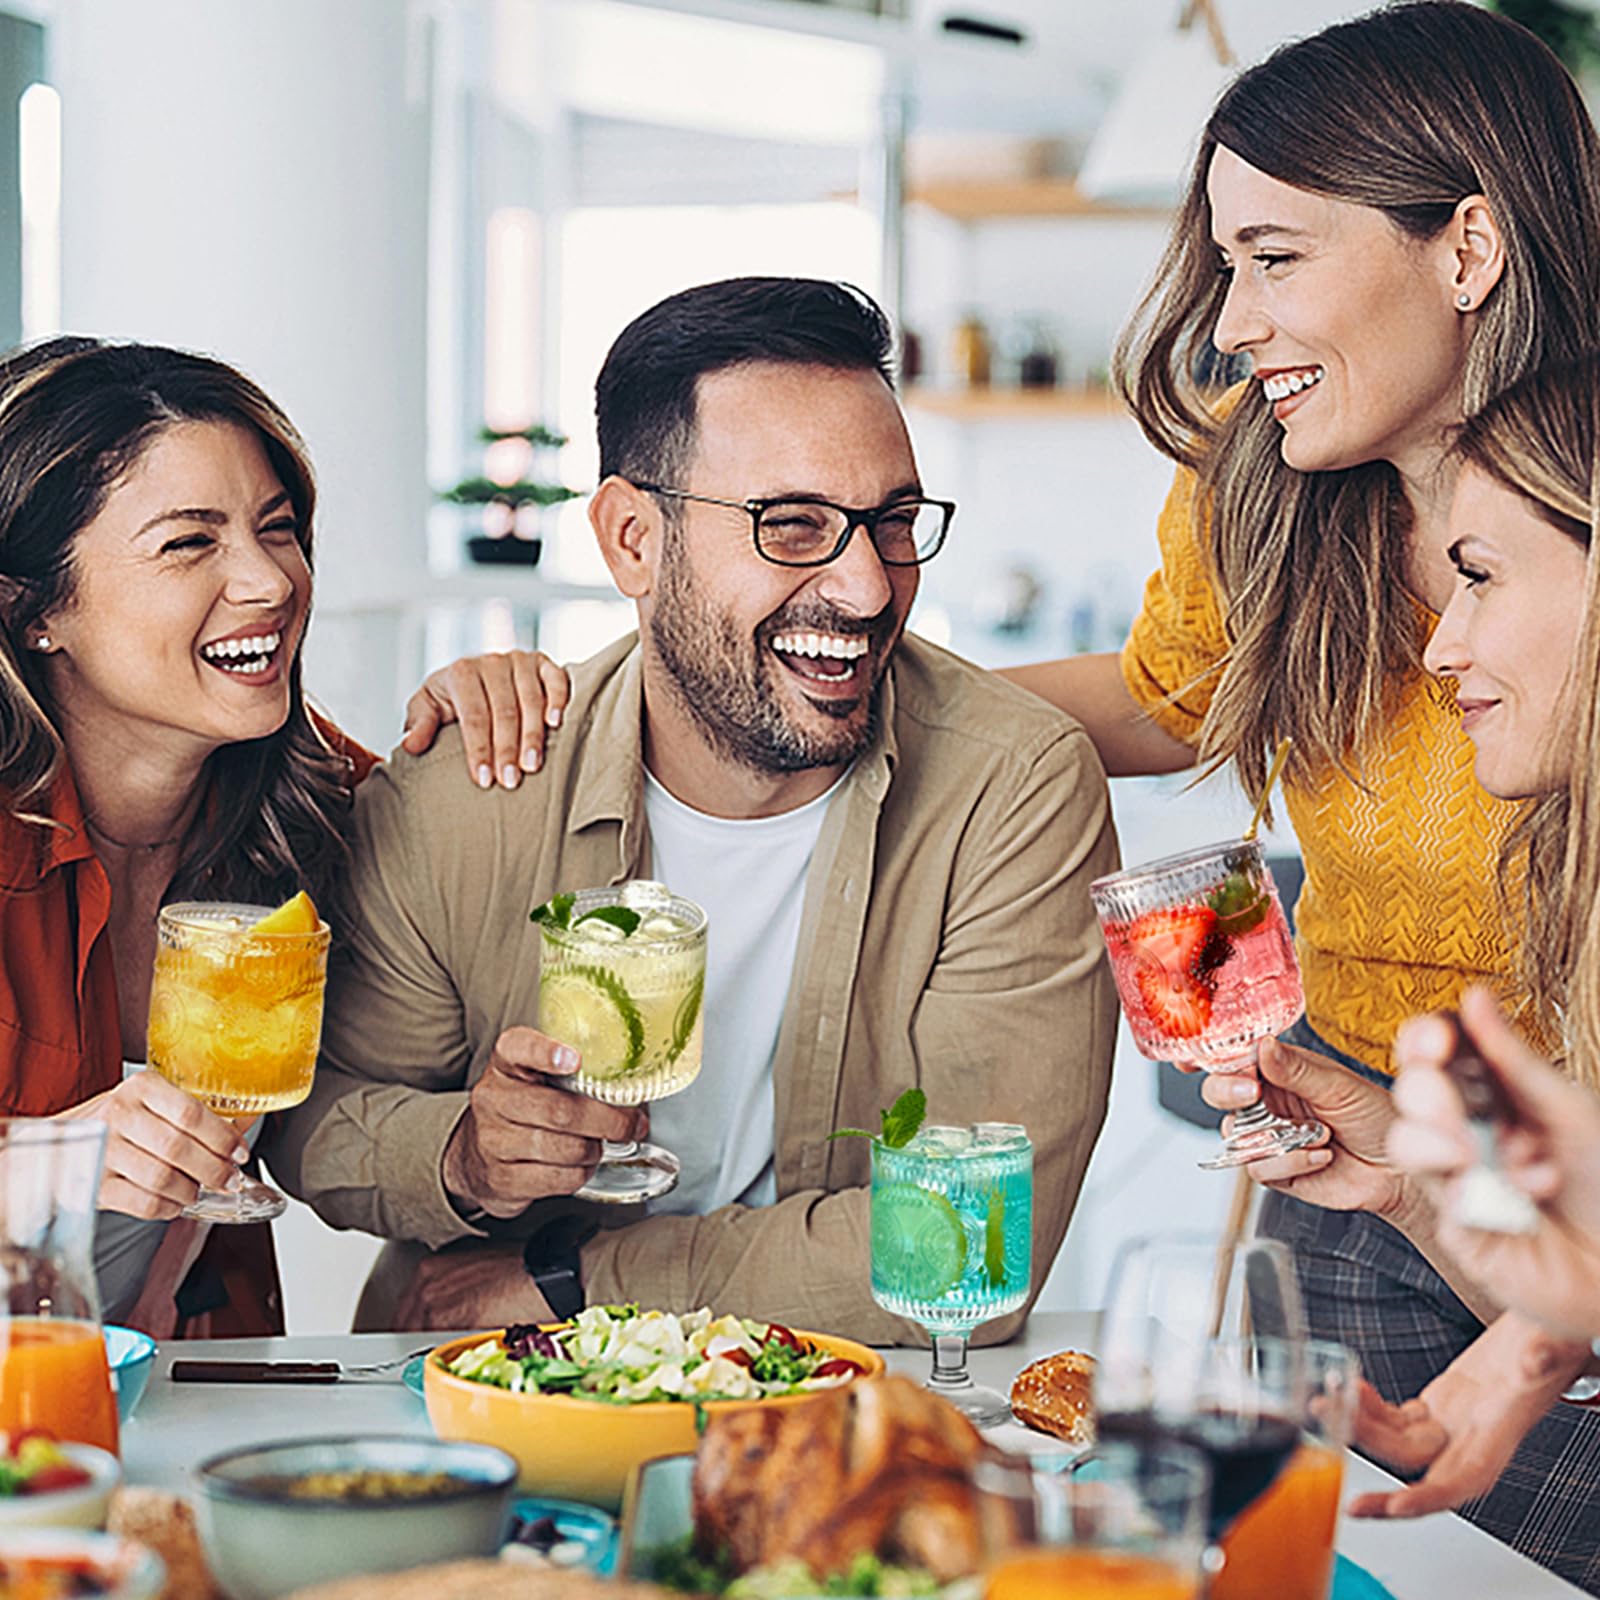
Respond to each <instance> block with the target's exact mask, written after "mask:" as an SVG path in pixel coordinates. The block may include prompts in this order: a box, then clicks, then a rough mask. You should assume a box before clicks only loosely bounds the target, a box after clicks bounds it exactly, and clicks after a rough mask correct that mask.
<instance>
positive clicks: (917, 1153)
mask: <svg viewBox="0 0 1600 1600" xmlns="http://www.w3.org/2000/svg"><path fill="white" fill-rule="evenodd" d="M871 1203H872V1298H873V1299H874V1300H876V1301H877V1302H878V1304H879V1305H880V1306H882V1307H883V1308H884V1310H885V1311H890V1312H893V1313H894V1315H895V1316H897V1317H905V1318H908V1319H909V1320H910V1321H912V1322H917V1323H920V1324H921V1325H922V1326H923V1327H924V1328H926V1329H927V1330H928V1332H929V1334H930V1335H931V1336H932V1339H933V1372H932V1375H931V1376H930V1377H929V1379H928V1388H930V1389H931V1390H933V1392H934V1393H935V1394H937V1395H940V1396H942V1397H943V1398H944V1399H946V1400H948V1401H950V1402H951V1404H952V1405H954V1406H955V1407H956V1408H957V1409H958V1410H959V1411H961V1412H963V1413H964V1414H965V1415H966V1416H968V1417H970V1418H971V1419H972V1421H973V1422H975V1423H976V1424H977V1425H978V1426H979V1427H991V1426H993V1425H994V1424H996V1423H1000V1422H1005V1421H1006V1420H1008V1419H1009V1418H1010V1416H1011V1406H1010V1403H1009V1402H1008V1401H1007V1399H1006V1397H1005V1396H1004V1395H1002V1394H1000V1393H999V1392H998V1391H996V1390H994V1389H989V1388H985V1387H983V1386H982V1385H980V1384H976V1383H974V1382H973V1381H972V1376H971V1374H970V1373H969V1372H968V1371H967V1341H968V1339H970V1338H971V1336H972V1330H973V1329H974V1328H975V1327H977V1325H978V1324H979V1323H980V1322H988V1321H989V1320H990V1319H991V1318H993V1317H1003V1316H1005V1315H1007V1313H1009V1312H1012V1311H1016V1310H1018V1309H1019V1308H1020V1307H1021V1306H1022V1305H1024V1304H1025V1303H1026V1301H1027V1298H1028V1287H1029V1283H1030V1281H1031V1275H1032V1269H1033V1145H1032V1144H1031V1143H1030V1142H1029V1139H1028V1134H1027V1130H1026V1129H1024V1128H1021V1127H1019V1126H1017V1124H1015V1123H1011V1122H977V1123H974V1124H973V1125H972V1126H971V1127H970V1128H942V1127H931V1128H923V1129H922V1130H920V1132H918V1133H917V1135H916V1137H915V1138H913V1139H912V1141H911V1142H910V1143H909V1144H908V1145H905V1146H903V1147H902V1148H900V1149H895V1148H893V1147H892V1146H890V1145H886V1144H885V1143H884V1142H883V1141H882V1140H881V1139H874V1140H873V1141H872V1202H871Z"/></svg>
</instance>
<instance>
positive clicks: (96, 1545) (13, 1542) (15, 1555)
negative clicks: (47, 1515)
mask: <svg viewBox="0 0 1600 1600" xmlns="http://www.w3.org/2000/svg"><path fill="white" fill-rule="evenodd" d="M47 1561H57V1562H60V1563H62V1564H63V1565H67V1564H68V1563H70V1564H71V1565H70V1566H68V1570H69V1571H71V1570H74V1569H79V1570H81V1568H82V1567H87V1568H88V1570H89V1571H90V1572H92V1573H93V1574H94V1575H95V1577H96V1578H98V1579H99V1580H100V1582H101V1583H102V1584H104V1585H105V1589H104V1593H103V1595H102V1597H101V1600H156V1597H157V1596H158V1595H160V1593H161V1591H162V1590H163V1588H165V1587H166V1581H167V1570H166V1568H165V1567H163V1566H162V1564H161V1562H160V1560H159V1559H158V1558H157V1557H156V1556H155V1555H154V1554H152V1553H151V1552H150V1551H149V1550H146V1549H145V1547H144V1546H143V1545H142V1544H135V1543H134V1542H133V1541H132V1540H131V1539H116V1538H113V1537H112V1536H111V1535H110V1534H108V1533H73V1532H68V1531H67V1530H66V1529H62V1528H57V1529H52V1530H48V1531H46V1532H43V1533H21V1532H16V1533H12V1532H3V1533H0V1589H5V1588H6V1587H7V1580H8V1579H9V1578H10V1577H11V1575H12V1573H13V1572H14V1571H15V1572H19V1573H20V1572H23V1571H26V1570H27V1568H28V1566H30V1565H32V1564H34V1563H37V1562H47Z"/></svg>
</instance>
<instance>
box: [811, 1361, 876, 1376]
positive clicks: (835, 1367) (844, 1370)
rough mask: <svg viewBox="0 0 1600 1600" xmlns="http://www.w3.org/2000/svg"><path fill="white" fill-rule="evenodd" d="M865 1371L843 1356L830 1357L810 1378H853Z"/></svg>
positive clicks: (855, 1362)
mask: <svg viewBox="0 0 1600 1600" xmlns="http://www.w3.org/2000/svg"><path fill="white" fill-rule="evenodd" d="M866 1370H867V1369H866V1368H865V1367H864V1366H862V1365H861V1363H860V1362H859V1361H851V1360H848V1359H847V1358H846V1357H844V1356H832V1357H830V1358H829V1359H828V1360H827V1361H824V1362H823V1363H822V1365H821V1366H820V1367H818V1368H817V1370H816V1371H815V1372H813V1373H812V1374H811V1376H812V1377H813V1378H838V1377H852V1378H855V1377H859V1376H860V1375H861V1374H862V1373H863V1372H865V1371H866Z"/></svg>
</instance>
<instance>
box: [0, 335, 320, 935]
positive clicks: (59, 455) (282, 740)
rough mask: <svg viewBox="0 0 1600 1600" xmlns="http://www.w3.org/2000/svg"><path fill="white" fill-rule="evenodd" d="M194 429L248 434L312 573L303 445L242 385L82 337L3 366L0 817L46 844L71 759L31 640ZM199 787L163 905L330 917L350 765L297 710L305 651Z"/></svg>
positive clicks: (201, 363)
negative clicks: (93, 551)
mask: <svg viewBox="0 0 1600 1600" xmlns="http://www.w3.org/2000/svg"><path fill="white" fill-rule="evenodd" d="M187 422H215V423H227V424H230V425H233V426H237V427H242V428H245V429H248V430H249V431H250V432H251V433H252V434H254V435H255V437H256V438H257V439H258V440H259V441H260V443H261V447H262V449H263V450H264V451H265V453H266V457H267V460H268V462H269V463H270V465H271V467H272V470H273V472H274V473H276V475H277V477H278V480H279V482H280V483H282V485H283V487H284V489H285V491H286V492H287V493H288V496H289V500H290V504H291V506H292V508H293V512H294V519H295V529H296V538H297V539H298V541H299V544H300V548H301V549H302V550H303V551H304V553H305V557H306V561H307V564H308V565H309V563H310V561H311V544H312V537H311V528H312V514H313V512H314V510H315V508H316V486H315V481H314V479H313V477H312V471H311V462H310V459H309V457H308V455H307V453H306V448H305V444H304V442H303V441H302V440H301V438H300V435H299V434H298V433H297V432H296V431H295V427H294V424H293V423H291V422H290V421H289V419H288V417H286V416H285V415H284V414H283V412H282V411H280V410H279V409H278V407H277V406H276V405H275V404H274V403H273V402H272V401H271V400H270V399H268V397H267V396H266V395H265V394H264V393H262V391H261V390H260V389H259V388H258V387H257V386H256V385H255V384H254V383H252V382H251V381H250V380H249V379H248V378H246V377H245V376H244V375H243V374H242V373H240V372H237V371H235V370H234V369H233V368H232V367H229V366H226V365H224V364H223V363H222V362H220V361H214V360H212V359H211V358H210V357H207V356H201V355H193V354H190V353H189V352H187V351H182V350H169V349H165V348H163V347H161V346H158V345H145V344H113V343H109V342H106V341H103V340H99V339H87V338H77V337H65V338H58V339H50V340H46V341H45V342H43V343H41V344H36V345H31V346H28V347H25V348H23V349H20V350H16V351H13V352H11V353H10V354H8V355H6V356H5V357H3V358H0V806H4V808H5V809H6V810H7V811H8V812H9V813H10V814H11V815H12V816H13V817H16V818H18V819H20V820H23V821H25V822H31V823H37V824H39V825H40V827H41V833H42V830H43V829H44V828H46V827H48V826H50V824H49V823H48V822H47V821H46V820H45V819H44V818H43V817H42V816H41V815H40V810H41V806H42V803H43V799H44V796H45V794H46V791H47V790H48V789H49V788H50V786H51V784H52V783H53V782H54V780H55V778H56V775H57V773H58V772H59V771H60V768H61V766H62V763H63V762H64V761H65V760H66V754H65V749H64V746H63V744H62V740H61V734H60V732H59V730H58V727H57V718H56V712H55V708H54V706H53V705H52V704H51V700H50V694H49V689H48V686H47V684H46V682H45V678H44V674H43V673H42V672H41V671H40V670H39V668H38V665H37V662H36V657H35V653H34V652H31V651H29V650H27V649H26V648H24V640H25V637H26V635H27V632H28V630H29V629H30V628H32V627H34V626H36V625H37V624H38V623H39V622H40V621H41V620H42V619H43V618H45V617H47V616H49V615H51V614H53V613H55V612H56V611H57V610H59V609H60V608H61V607H63V606H66V605H70V603H71V601H72V597H73V576H74V575H73V548H74V542H75V540H76V538H77V536H78V534H79V532H80V531H81V530H82V529H83V528H84V527H85V526H86V525H87V524H88V523H90V522H91V521H93V520H94V518H95V517H96V516H97V515H98V514H99V512H100V511H101V509H102V508H103V507H104V505H105V504H106V501H107V499H108V498H109V497H110V495H111V494H112V492H113V491H114V490H115V488H116V487H117V485H118V484H119V483H120V482H121V481H122V479H123V478H124V477H125V476H126V474H127V473H128V471H129V470H130V468H132V467H133V466H134V464H135V463H136V462H137V461H138V460H139V459H140V458H141V456H142V455H143V454H144V453H145V451H147V450H148V449H149V448H150V447H151V446H152V445H153V444H154V443H155V441H156V440H157V439H158V438H160V436H161V435H162V434H163V433H164V432H165V431H166V430H167V429H168V428H170V427H172V426H174V425H176V424H179V423H187ZM304 638H305V634H304V631H302V633H301V640H302V644H303V641H304ZM203 781H204V783H205V786H206V787H205V793H204V795H203V797H202V800H201V804H200V808H199V811H198V813H197V814H196V819H195V821H194V822H193V824H191V826H190V829H189V832H188V834H187V836H186V837H185V839H184V842H183V847H182V850H181V852H180V855H179V861H178V866H177V870H176V872H175V873H174V875H173V879H172V882H171V883H170V884H169V885H168V888H167V893H166V896H165V898H166V899H169V900H171V899H184V898H199V899H234V900H244V901H257V902H260V901H265V902H267V903H269V904H271V903H275V902H276V901H278V900H282V899H286V898H287V897H288V896H289V895H291V894H293V893H295V892H296V891H297V890H299V889H305V890H307V891H309V892H310V893H311V894H312V896H313V897H314V898H315V899H316V900H317V903H318V905H319V906H322V907H326V908H330V909H331V908H332V907H333V906H334V904H335V902H336V898H337V885H338V880H339V878H340V875H341V868H342V867H343V865H344V861H345V857H346V846H345V820H346V818H347V817H348V814H349V811H350V803H351V783H350V763H349V761H348V759H347V758H346V757H345V756H344V755H343V754H342V753H340V752H338V751H336V750H334V749H333V748H331V746H330V744H329V742H328V740H327V739H326V738H324V737H323V734H322V732H321V731H320V730H319V728H318V727H317V725H316V724H315V723H314V722H313V721H312V719H311V716H310V714H309V713H308V711H307V709H306V704H305V700H304V697H303V695H302V692H301V686H300V655H299V651H298V650H297V651H296V654H295V658H294V660H293V662H291V663H290V667H289V715H288V718H287V719H286V721H285V722H284V724H283V726H282V727H281V728H279V729H278V731H277V732H276V733H274V734H271V735H269V736H268V737H266V738H261V739H250V740H242V741H240V742H239V743H237V744H229V745H224V746H222V747H221V748H220V749H218V750H216V751H214V752H213V753H212V754H211V756H210V757H209V758H208V759H207V762H206V766H205V772H204V779H203ZM41 847H42V846H41ZM324 914H327V911H326V910H325V913H324ZM330 920H332V918H331V917H330Z"/></svg>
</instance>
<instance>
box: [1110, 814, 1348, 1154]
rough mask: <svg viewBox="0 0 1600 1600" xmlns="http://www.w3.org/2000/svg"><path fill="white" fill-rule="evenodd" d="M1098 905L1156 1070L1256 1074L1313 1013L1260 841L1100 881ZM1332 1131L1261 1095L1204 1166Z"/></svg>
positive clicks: (1140, 1043)
mask: <svg viewBox="0 0 1600 1600" xmlns="http://www.w3.org/2000/svg"><path fill="white" fill-rule="evenodd" d="M1089 895H1090V898H1091V899H1092V900H1093V901H1094V908H1095V911H1096V913H1097V914H1098V916H1099V918H1100V931H1101V933H1102V934H1103V935H1104V937H1105V941H1106V950H1107V951H1108V952H1109V954H1110V957H1111V972H1112V976H1113V977H1114V978H1115V979H1116V984H1117V995H1118V997H1119V998H1120V999H1121V1001H1122V1013H1123V1015H1124V1016H1125V1017H1126V1018H1127V1019H1128V1027H1129V1029H1130V1030H1131V1032H1132V1034H1133V1042H1134V1044H1135V1045H1136V1046H1137V1047H1138V1049H1139V1053H1140V1054H1141V1055H1144V1056H1148V1057H1149V1058H1150V1059H1151V1060H1152V1061H1171V1062H1174V1063H1176V1064H1177V1065H1178V1066H1180V1067H1186V1068H1191V1069H1198V1070H1200V1071H1203V1072H1237V1073H1250V1074H1254V1072H1255V1070H1256V1057H1257V1053H1258V1051H1259V1049H1260V1046H1261V1041H1262V1040H1263V1039H1268V1038H1271V1037H1272V1036H1273V1035H1275V1034H1278V1033H1281V1032H1282V1031H1283V1030H1284V1029H1285V1028H1287V1027H1288V1026H1289V1025H1290V1024H1291V1023H1292V1022H1294V1021H1295V1019H1296V1018H1297V1017H1299V1016H1300V1015H1301V1013H1302V1012H1304V1010H1305V994H1304V992H1303V990H1302V989H1301V986H1300V967H1299V964H1298V963H1297V962H1296V960H1295V956H1294V943H1293V941H1292V940H1291V939H1290V937H1289V927H1288V923H1287V922H1286V921H1285V920H1284V915H1283V906H1282V904H1281V903H1280V902H1279V900H1278V888H1277V885H1276V884H1275V883H1274V882H1273V881H1272V873H1271V872H1270V871H1269V870H1268V867H1267V864H1266V861H1265V860H1264V859H1263V857H1262V854H1261V846H1260V845H1259V844H1258V843H1256V842H1255V841H1254V840H1249V841H1246V840H1240V839H1234V840H1229V841H1226V842H1224V843H1222V844H1215V845H1207V846H1206V847H1205V848H1204V849H1201V850H1190V851H1187V852H1185V853H1184V854H1183V855H1177V856H1168V857H1166V858H1165V859H1164V860H1161V861H1153V862H1151V863H1150V864H1149V865H1147V866H1143V867H1130V868H1129V869H1128V870H1127V871H1125V872H1117V873H1113V874H1112V875H1111V876H1110V877H1106V878H1100V879H1098V880H1097V881H1096V882H1094V883H1092V884H1091V885H1090V886H1089ZM1324 1132H1325V1130H1324V1128H1323V1127H1322V1124H1321V1123H1319V1122H1290V1121H1288V1120H1287V1119H1285V1118H1283V1117H1279V1116H1274V1115H1273V1113H1272V1112H1270V1111H1268V1110H1267V1108H1266V1105H1265V1104H1264V1103H1263V1101H1262V1099H1261V1097H1260V1093H1259V1089H1258V1093H1257V1097H1256V1100H1255V1103H1254V1104H1253V1105H1251V1106H1249V1107H1247V1108H1246V1109H1244V1110H1242V1111H1239V1112H1236V1113H1235V1114H1234V1118H1233V1127H1232V1130H1231V1131H1230V1132H1229V1133H1228V1135H1227V1136H1226V1137H1225V1138H1224V1140H1223V1147H1222V1150H1221V1152H1220V1153H1219V1154H1218V1155H1216V1156H1214V1157H1212V1159H1211V1160H1209V1161H1202V1162H1201V1163H1200V1165H1201V1166H1202V1167H1208V1168H1213V1169H1215V1168H1221V1167H1237V1166H1242V1165H1243V1164H1244V1163H1245V1162H1247V1161H1255V1160H1257V1159H1258V1158H1259V1157H1261V1156H1269V1155H1283V1154H1285V1153H1286V1152H1288V1151H1290V1150H1299V1149H1302V1148H1304V1147H1305V1146H1306V1145H1309V1144H1314V1143H1315V1142H1316V1141H1317V1140H1318V1139H1320V1138H1321V1137H1322V1136H1323V1134H1324Z"/></svg>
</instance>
